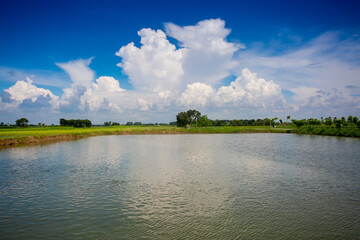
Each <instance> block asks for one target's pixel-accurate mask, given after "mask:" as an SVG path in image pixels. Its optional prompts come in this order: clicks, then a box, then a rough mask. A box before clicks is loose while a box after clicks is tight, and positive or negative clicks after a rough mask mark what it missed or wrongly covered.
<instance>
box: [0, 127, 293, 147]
mask: <svg viewBox="0 0 360 240" xmlns="http://www.w3.org/2000/svg"><path fill="white" fill-rule="evenodd" d="M88 129H89V130H91V129H92V128H88ZM19 130H21V129H19ZM75 130H78V129H75ZM86 130H87V128H84V131H83V132H80V133H73V132H69V133H66V131H63V132H64V134H46V135H41V134H33V135H27V136H26V135H25V134H24V136H22V135H20V136H17V137H3V138H0V150H2V149H5V148H11V147H18V146H36V145H43V144H50V143H56V142H64V141H73V140H78V139H84V138H89V137H96V136H108V135H164V134H226V133H228V134H229V133H230V134H231V133H232V134H238V133H292V132H293V129H288V128H287V129H282V128H269V127H246V128H244V127H211V128H177V127H176V128H175V127H174V128H170V129H166V128H161V127H146V128H145V127H139V128H128V129H127V128H123V129H117V128H114V129H113V130H112V128H101V129H97V131H86ZM104 130H105V131H104ZM106 130H107V131H106ZM69 131H70V130H69Z"/></svg>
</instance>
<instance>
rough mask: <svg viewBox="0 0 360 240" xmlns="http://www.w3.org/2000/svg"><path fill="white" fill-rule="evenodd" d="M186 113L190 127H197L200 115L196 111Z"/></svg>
mask: <svg viewBox="0 0 360 240" xmlns="http://www.w3.org/2000/svg"><path fill="white" fill-rule="evenodd" d="M186 113H187V115H188V117H189V119H190V125H192V126H197V121H198V120H199V118H200V117H201V113H200V112H199V111H197V110H188V111H187V112H186Z"/></svg>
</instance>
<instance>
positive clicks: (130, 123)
mask: <svg viewBox="0 0 360 240" xmlns="http://www.w3.org/2000/svg"><path fill="white" fill-rule="evenodd" d="M125 125H126V126H132V125H135V126H140V125H143V124H142V123H141V122H127V123H126V124H125Z"/></svg>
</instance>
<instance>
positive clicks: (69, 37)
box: [0, 0, 360, 124]
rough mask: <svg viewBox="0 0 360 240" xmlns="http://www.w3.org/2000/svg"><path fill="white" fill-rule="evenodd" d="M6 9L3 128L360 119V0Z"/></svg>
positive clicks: (0, 87)
mask: <svg viewBox="0 0 360 240" xmlns="http://www.w3.org/2000/svg"><path fill="white" fill-rule="evenodd" d="M0 4H1V7H0V33H1V35H0V36H1V37H0V122H4V123H10V124H13V123H14V122H15V120H16V119H18V118H21V117H26V118H27V119H28V120H29V121H30V123H32V124H37V123H39V122H41V123H46V124H58V123H59V119H60V118H66V119H78V118H80V119H90V120H91V121H92V122H93V124H94V123H95V124H101V123H104V122H105V121H113V122H114V121H116V122H120V123H122V124H124V123H126V122H128V121H133V122H138V121H140V122H144V123H155V122H158V123H168V122H171V121H175V120H176V114H177V113H178V112H182V111H187V110H188V109H197V110H198V111H200V112H201V113H202V114H203V115H207V116H208V117H209V118H210V119H258V118H266V117H269V118H273V117H278V118H280V119H286V117H287V116H289V115H290V116H291V118H296V119H302V118H320V117H329V116H332V117H335V116H336V117H341V116H349V115H352V116H359V117H360V14H358V9H360V2H359V1H344V0H342V1H330V0H327V1H321V0H319V1H307V0H305V1H304V0H303V1H265V0H264V1H260V0H254V1H228V0H221V1H212V0H207V1H200V0H198V1H195V0H193V1H159V0H153V1H107V0H102V1H95V0H86V1H85V0H84V1H82V0H77V1H66V0H63V1H59V0H53V1H39V0H33V1H20V0H11V1H10V0H1V1H0Z"/></svg>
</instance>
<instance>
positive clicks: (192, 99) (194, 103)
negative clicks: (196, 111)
mask: <svg viewBox="0 0 360 240" xmlns="http://www.w3.org/2000/svg"><path fill="white" fill-rule="evenodd" d="M214 94H215V90H214V89H213V88H212V87H211V86H210V85H207V84H205V83H199V82H195V83H193V84H189V85H187V88H186V90H185V91H184V92H183V93H182V95H181V97H180V99H179V104H180V105H184V106H187V107H192V108H194V107H195V108H203V107H205V106H206V105H208V104H210V103H211V101H212V98H213V96H214Z"/></svg>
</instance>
